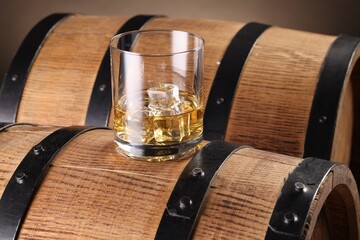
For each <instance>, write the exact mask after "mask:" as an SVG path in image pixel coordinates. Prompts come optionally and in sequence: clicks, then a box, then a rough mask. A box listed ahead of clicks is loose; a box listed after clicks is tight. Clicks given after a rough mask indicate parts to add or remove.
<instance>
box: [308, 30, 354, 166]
mask: <svg viewBox="0 0 360 240" xmlns="http://www.w3.org/2000/svg"><path fill="white" fill-rule="evenodd" d="M359 43H360V38H355V37H349V36H345V35H340V36H339V37H338V38H337V39H336V40H335V41H334V42H333V44H332V46H331V48H330V50H329V52H328V53H327V56H326V58H325V62H324V66H323V69H322V71H321V74H320V77H319V81H318V83H317V87H316V91H315V95H314V99H313V102H312V107H311V112H310V116H309V121H308V128H307V132H306V139H305V147H304V157H318V158H322V159H330V155H331V150H332V144H333V139H334V133H335V125H336V118H337V111H338V108H339V101H340V96H341V91H342V88H343V84H344V80H345V78H346V74H347V71H348V68H349V63H350V61H351V58H352V56H353V54H354V51H355V49H356V48H357V46H358V45H359Z"/></svg>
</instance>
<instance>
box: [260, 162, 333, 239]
mask: <svg viewBox="0 0 360 240" xmlns="http://www.w3.org/2000/svg"><path fill="white" fill-rule="evenodd" d="M336 165H337V163H333V162H330V161H325V160H321V159H317V158H306V159H304V160H303V161H302V162H301V163H300V164H299V165H298V166H297V167H296V168H295V170H294V171H293V172H292V173H291V174H290V175H289V177H288V178H287V180H286V182H285V184H284V186H283V188H282V190H281V195H280V197H279V199H278V200H277V202H276V205H275V208H274V210H273V213H272V216H271V218H270V222H269V227H268V229H267V232H266V237H265V239H266V240H285V239H286V240H289V239H293V240H300V239H302V234H303V232H304V229H305V224H306V221H307V219H308V217H309V213H310V206H311V203H312V202H313V199H314V197H315V195H316V193H317V192H318V191H319V188H320V186H321V182H322V180H323V179H324V176H326V175H327V174H328V173H329V172H330V171H331V169H332V168H333V167H335V166H336Z"/></svg>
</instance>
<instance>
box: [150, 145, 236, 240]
mask: <svg viewBox="0 0 360 240" xmlns="http://www.w3.org/2000/svg"><path fill="white" fill-rule="evenodd" d="M236 149H239V147H238V146H236V145H233V144H230V143H227V142H224V141H213V142H210V143H208V144H207V145H205V146H204V148H202V149H201V150H200V151H199V152H198V153H197V154H196V155H195V156H194V157H193V159H192V160H191V161H190V162H189V163H188V165H187V166H186V167H185V169H184V170H183V172H182V174H181V176H180V177H179V179H178V181H177V183H176V185H175V187H174V189H173V191H172V193H171V196H170V198H169V200H168V203H167V206H166V209H165V211H164V213H163V216H162V219H161V222H160V224H159V227H158V230H157V233H156V237H155V239H157V240H160V239H173V240H177V239H179V240H180V239H182V240H183V239H190V238H191V235H192V232H193V229H194V226H195V224H196V221H197V217H198V214H199V211H200V209H201V206H202V204H203V201H204V199H205V196H206V193H207V191H208V188H209V186H210V185H211V181H212V180H213V179H214V177H215V176H216V173H217V172H218V170H219V169H220V168H221V166H222V164H223V163H224V162H225V161H226V159H227V158H228V156H229V155H231V153H232V152H233V151H234V150H236Z"/></svg>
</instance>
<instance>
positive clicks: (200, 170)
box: [191, 168, 205, 177]
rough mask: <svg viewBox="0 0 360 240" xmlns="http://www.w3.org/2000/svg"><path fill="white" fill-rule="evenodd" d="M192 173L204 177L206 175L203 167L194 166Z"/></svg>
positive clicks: (194, 175)
mask: <svg viewBox="0 0 360 240" xmlns="http://www.w3.org/2000/svg"><path fill="white" fill-rule="evenodd" d="M191 175H192V176H193V177H202V176H204V175H205V173H204V171H203V170H202V169H201V168H194V169H193V170H192V171H191Z"/></svg>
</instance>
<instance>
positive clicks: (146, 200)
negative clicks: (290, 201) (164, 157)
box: [0, 126, 360, 240]
mask: <svg viewBox="0 0 360 240" xmlns="http://www.w3.org/2000/svg"><path fill="white" fill-rule="evenodd" d="M56 129H57V128H56V127H30V126H17V127H12V128H9V129H8V130H7V131H4V132H1V133H0V159H2V161H1V162H0V176H2V177H1V178H0V186H5V185H6V182H7V180H8V178H9V177H10V175H9V174H8V173H9V172H11V171H13V169H14V167H16V166H17V164H18V163H19V162H20V161H21V160H22V158H23V156H24V155H25V154H26V153H27V151H29V150H30V149H31V147H32V146H33V145H35V144H36V143H37V142H38V141H41V139H43V138H44V137H45V136H47V135H48V134H50V133H52V132H53V131H55V130H56ZM113 147H114V143H113V136H112V131H111V130H92V131H89V132H86V133H84V134H82V135H79V136H78V137H76V138H75V139H74V140H73V141H71V142H70V143H68V144H67V145H66V146H65V147H64V148H63V149H61V151H60V153H59V154H58V155H57V156H56V157H55V159H54V161H53V162H52V164H51V167H50V169H49V171H48V172H47V174H46V176H45V178H44V181H43V182H42V184H41V186H40V187H39V189H38V191H37V194H36V196H35V198H34V200H33V202H32V204H31V206H30V208H29V211H28V213H27V216H26V219H25V221H24V223H23V225H22V227H21V231H20V235H19V239H50V240H52V239H154V236H155V233H156V231H157V227H158V225H159V222H160V219H161V216H162V214H163V211H164V210H165V206H166V203H167V201H168V198H169V196H170V194H171V192H172V189H173V188H174V185H175V184H176V181H177V179H178V177H179V175H180V174H181V172H182V170H183V168H184V167H185V165H186V164H187V163H188V161H189V160H190V159H185V160H183V161H168V162H162V163H157V162H155V163H154V162H153V163H149V162H144V161H135V160H131V159H126V158H125V157H123V156H121V155H119V154H118V153H116V152H115V151H114V148H113ZM301 161H302V160H301V159H299V158H296V157H289V156H285V155H281V154H277V153H270V152H266V151H262V150H257V149H253V148H242V149H240V150H237V151H236V152H234V153H233V154H232V155H231V156H230V157H229V158H228V160H227V161H226V162H225V164H224V165H223V166H222V167H221V169H220V171H219V172H218V174H217V176H216V177H215V179H214V181H213V182H212V184H211V187H210V189H209V191H208V193H207V196H206V199H205V203H204V205H203V208H202V211H201V214H200V217H199V219H198V223H197V225H196V228H195V232H194V236H193V238H194V239H264V237H265V234H266V230H267V227H268V223H269V219H270V217H271V215H272V211H273V208H274V206H275V204H276V201H277V199H278V197H279V195H280V193H281V189H282V187H283V185H284V183H285V181H286V179H287V177H288V175H289V173H291V172H292V171H293V170H294V169H295V168H296V166H297V165H298V164H299V163H300V162H301ZM359 211H360V209H359V194H358V191H357V187H356V183H355V180H354V178H353V177H352V175H351V172H350V171H349V169H348V168H347V167H345V166H344V165H338V166H336V167H334V168H333V169H332V171H330V172H329V173H328V174H327V175H326V176H324V180H323V182H322V183H321V188H320V190H319V191H318V192H317V195H316V196H315V198H314V200H313V202H312V205H311V209H310V214H309V216H308V218H307V226H308V228H306V229H304V231H303V235H304V239H326V237H327V236H336V237H339V238H337V239H358V237H360V234H359V233H360V229H359V228H360V214H359V213H360V212H359ZM313 233H314V234H313ZM174 234H176V233H174Z"/></svg>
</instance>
